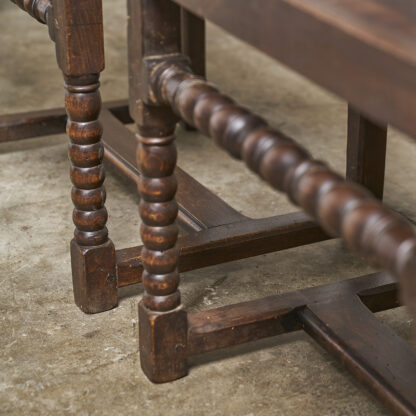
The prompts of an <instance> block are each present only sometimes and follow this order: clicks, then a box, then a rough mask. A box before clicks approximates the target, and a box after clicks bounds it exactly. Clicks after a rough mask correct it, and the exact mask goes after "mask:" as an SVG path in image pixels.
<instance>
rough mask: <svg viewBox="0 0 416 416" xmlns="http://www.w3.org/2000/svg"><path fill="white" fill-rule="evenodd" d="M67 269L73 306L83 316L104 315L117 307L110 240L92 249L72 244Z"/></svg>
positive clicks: (114, 269)
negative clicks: (78, 309)
mask: <svg viewBox="0 0 416 416" xmlns="http://www.w3.org/2000/svg"><path fill="white" fill-rule="evenodd" d="M71 265H72V282H73V285H74V297H75V303H76V304H77V306H78V307H79V308H80V309H81V310H82V311H83V312H85V313H98V312H104V311H107V310H109V309H112V308H115V307H116V306H117V305H118V296H117V275H116V255H115V248H114V245H113V243H112V242H111V241H110V240H109V241H107V242H106V243H104V244H103V245H101V246H93V247H81V246H79V245H78V243H77V242H76V241H75V240H72V241H71Z"/></svg>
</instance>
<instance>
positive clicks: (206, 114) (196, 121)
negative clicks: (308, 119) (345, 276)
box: [146, 55, 416, 316]
mask: <svg viewBox="0 0 416 416" xmlns="http://www.w3.org/2000/svg"><path fill="white" fill-rule="evenodd" d="M163 59H164V58H163V57H162V58H159V57H158V58H154V59H152V58H149V59H148V60H147V61H146V65H147V67H148V70H149V73H150V77H151V92H150V94H149V99H150V100H153V102H155V103H163V104H167V105H170V106H171V107H172V109H173V110H174V111H175V112H176V113H177V114H178V115H180V116H181V118H182V119H184V120H185V121H186V122H187V123H189V124H190V125H193V126H195V127H196V128H198V130H200V131H201V132H202V133H204V134H206V135H208V136H210V137H213V138H214V140H215V142H216V144H217V145H218V146H220V147H222V148H224V149H226V150H227V151H228V152H229V153H230V154H231V155H232V156H233V157H235V158H237V159H243V160H244V161H245V163H246V165H247V166H248V167H249V168H250V169H251V170H253V171H254V172H255V173H257V174H258V175H259V176H260V177H261V178H262V179H263V180H265V181H266V182H268V183H269V184H270V185H271V186H272V187H273V188H275V189H276V190H278V191H281V192H284V193H286V194H287V195H288V196H289V198H290V200H291V201H292V202H293V203H294V204H296V205H298V206H300V207H302V209H303V210H304V211H305V212H306V213H308V214H309V215H310V216H311V217H312V218H315V219H316V220H317V222H318V223H319V224H320V225H321V226H322V227H323V229H324V230H325V231H326V232H327V233H328V234H329V235H331V236H334V237H342V238H343V239H344V240H345V242H346V243H347V245H348V246H349V247H350V248H351V249H352V250H353V251H355V252H357V253H359V254H360V255H362V256H364V257H366V258H367V260H369V261H370V262H371V263H373V264H375V265H377V266H378V267H382V268H383V269H386V270H389V271H390V272H391V273H393V275H395V276H396V277H397V278H398V279H399V282H400V286H401V288H402V295H403V298H404V299H405V302H406V304H407V305H408V306H409V307H410V309H411V312H412V314H413V316H416V284H415V283H414V280H415V276H416V232H415V230H414V228H413V226H412V225H411V224H410V223H409V222H408V221H407V220H406V219H405V218H403V217H402V216H400V215H399V214H397V213H395V212H393V211H392V210H391V209H390V208H388V207H387V206H385V205H383V204H382V203H381V202H380V201H378V200H377V199H376V198H375V197H374V196H373V195H371V194H370V193H369V191H368V190H366V189H365V188H364V187H362V186H360V185H357V184H355V183H352V182H349V181H347V180H345V179H344V178H343V177H342V176H341V175H339V174H337V173H335V172H334V171H332V170H331V169H330V168H329V167H328V166H327V165H325V164H324V163H322V162H320V161H317V160H315V159H314V158H313V157H312V156H311V155H310V153H309V152H308V151H307V150H306V149H304V148H303V147H302V146H300V145H299V144H298V143H296V142H295V141H294V140H293V139H291V138H289V137H287V136H286V135H285V134H283V133H282V132H279V131H277V130H275V129H272V128H271V127H270V126H269V125H268V124H267V122H266V121H265V120H263V119H262V118H261V117H259V116H257V115H254V114H252V113H251V112H250V111H248V110H247V109H245V108H243V107H241V106H238V105H237V104H235V103H234V101H233V100H232V99H231V98H229V97H227V96H225V95H223V94H221V93H220V92H219V91H218V90H217V89H216V88H214V87H213V86H212V85H210V84H208V83H207V82H206V81H205V80H203V79H201V78H199V77H197V76H195V75H194V74H192V71H191V70H190V69H189V67H188V66H187V64H186V60H184V59H183V57H181V56H180V55H178V56H177V57H173V58H172V57H169V58H167V59H166V60H165V61H164V60H163Z"/></svg>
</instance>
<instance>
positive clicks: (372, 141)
mask: <svg viewBox="0 0 416 416" xmlns="http://www.w3.org/2000/svg"><path fill="white" fill-rule="evenodd" d="M386 145H387V126H380V125H379V124H376V123H374V122H372V121H371V120H369V119H368V118H366V117H364V116H363V115H362V114H360V113H359V112H358V111H356V110H354V109H353V108H351V106H349V107H348V138H347V175H346V176H347V179H349V180H351V181H353V182H357V183H359V184H361V185H363V186H364V187H365V188H367V189H369V190H370V191H371V192H372V193H373V195H374V196H375V197H376V198H378V199H383V189H384V171H385V164H386Z"/></svg>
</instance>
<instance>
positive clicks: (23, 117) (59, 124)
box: [0, 100, 133, 143]
mask: <svg viewBox="0 0 416 416" xmlns="http://www.w3.org/2000/svg"><path fill="white" fill-rule="evenodd" d="M103 108H104V109H108V110H109V111H110V112H111V114H113V116H114V117H116V118H117V119H118V120H120V121H121V122H122V123H124V124H128V123H133V120H132V119H131V117H130V114H129V109H128V101H127V100H115V101H108V102H105V103H103ZM66 121H67V115H66V110H65V108H63V107H60V108H52V109H50V110H41V111H30V112H24V113H17V114H4V115H2V116H0V143H4V142H11V141H15V140H22V139H31V138H33V137H39V136H48V135H51V134H59V133H65V128H66Z"/></svg>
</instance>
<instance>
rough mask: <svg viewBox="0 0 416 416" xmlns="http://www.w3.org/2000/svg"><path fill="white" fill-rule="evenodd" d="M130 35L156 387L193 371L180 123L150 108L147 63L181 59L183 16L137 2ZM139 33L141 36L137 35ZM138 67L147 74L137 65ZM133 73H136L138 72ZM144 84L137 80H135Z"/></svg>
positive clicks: (145, 308)
mask: <svg viewBox="0 0 416 416" xmlns="http://www.w3.org/2000/svg"><path fill="white" fill-rule="evenodd" d="M129 16H130V24H129V31H128V35H129V37H128V41H129V59H130V60H131V66H130V74H131V75H132V73H134V72H135V71H136V70H137V71H138V72H137V74H133V75H134V76H131V77H130V94H131V96H130V98H131V102H130V111H131V114H132V116H133V118H134V119H135V121H136V123H137V127H138V134H137V142H138V145H137V166H138V168H139V171H140V174H141V175H140V177H139V182H138V190H139V193H140V196H141V201H140V204H139V213H140V217H141V219H142V226H141V229H140V235H141V238H142V241H143V245H144V246H143V248H142V250H141V261H142V263H143V274H142V281H143V286H144V294H143V299H142V301H141V302H140V305H139V343H140V362H141V366H142V369H143V371H144V372H145V374H146V375H147V377H149V379H150V380H152V381H153V382H157V383H159V382H165V381H170V380H175V379H177V378H179V377H183V376H184V375H186V373H187V364H186V357H185V351H186V331H187V318H186V312H185V311H184V310H183V309H182V307H181V298H180V292H179V290H178V285H179V271H178V267H177V266H178V258H179V250H178V247H177V244H176V240H177V236H178V227H177V225H176V217H177V213H178V205H177V202H176V200H175V194H176V188H177V182H176V177H175V173H174V170H175V166H176V147H175V136H174V131H175V127H176V123H177V121H178V119H177V117H176V116H174V114H173V113H172V110H171V109H170V108H168V107H167V106H151V105H149V102H148V97H147V92H148V87H147V83H148V73H147V71H146V69H145V68H144V67H142V66H141V65H140V64H143V63H144V62H143V60H145V59H146V58H147V57H153V56H158V55H172V54H173V55H174V54H177V53H180V52H181V42H180V33H181V31H180V8H179V7H178V6H176V5H175V4H174V3H172V2H171V1H170V0H156V1H154V0H139V1H136V0H130V1H129ZM136 25H137V26H138V32H136V31H135V30H134V27H135V26H136ZM136 63H139V66H140V68H136V67H135V64H136ZM132 65H133V66H132ZM136 76H137V78H136Z"/></svg>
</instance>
